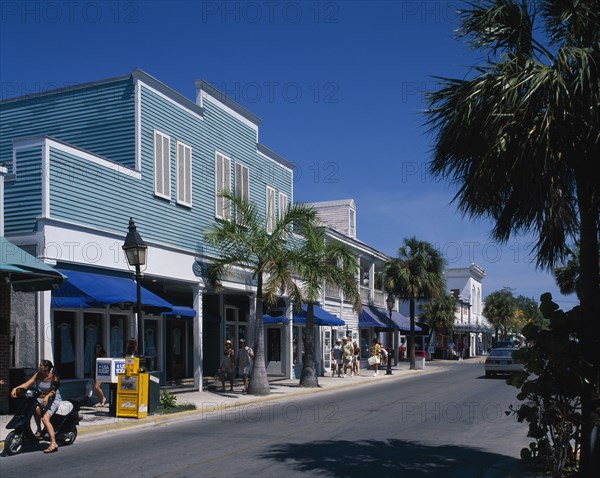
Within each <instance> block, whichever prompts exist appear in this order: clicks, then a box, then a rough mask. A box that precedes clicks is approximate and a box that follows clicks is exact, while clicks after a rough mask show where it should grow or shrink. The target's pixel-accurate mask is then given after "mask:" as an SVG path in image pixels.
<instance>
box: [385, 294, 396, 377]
mask: <svg viewBox="0 0 600 478" xmlns="http://www.w3.org/2000/svg"><path fill="white" fill-rule="evenodd" d="M385 302H386V304H387V308H388V312H389V313H390V323H389V324H388V325H389V326H388V344H389V345H388V346H389V348H390V350H389V352H388V356H387V370H386V371H385V374H386V375H392V357H393V354H394V347H393V345H392V309H393V308H394V305H395V304H396V299H394V295H393V294H392V293H391V292H390V293H389V294H388V296H387V299H385Z"/></svg>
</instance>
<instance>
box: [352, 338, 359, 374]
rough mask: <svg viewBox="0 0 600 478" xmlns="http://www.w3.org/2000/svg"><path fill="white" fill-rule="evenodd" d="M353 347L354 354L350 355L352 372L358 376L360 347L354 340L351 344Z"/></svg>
mask: <svg viewBox="0 0 600 478" xmlns="http://www.w3.org/2000/svg"><path fill="white" fill-rule="evenodd" d="M352 347H353V349H354V355H353V357H352V373H353V374H354V375H356V376H357V377H358V372H359V368H360V347H359V346H358V344H357V343H356V340H355V341H354V343H353V344H352Z"/></svg>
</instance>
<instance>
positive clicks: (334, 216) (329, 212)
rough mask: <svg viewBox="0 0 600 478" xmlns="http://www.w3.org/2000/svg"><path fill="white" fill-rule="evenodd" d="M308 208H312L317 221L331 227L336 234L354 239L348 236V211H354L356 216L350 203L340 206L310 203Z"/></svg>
mask: <svg viewBox="0 0 600 478" xmlns="http://www.w3.org/2000/svg"><path fill="white" fill-rule="evenodd" d="M309 206H312V207H313V208H314V209H315V210H316V211H317V214H318V216H319V219H320V220H321V221H322V222H323V224H325V225H326V226H329V227H331V228H332V229H334V230H336V231H337V232H339V233H341V234H344V235H345V236H348V237H355V236H354V235H351V234H350V214H349V212H350V210H351V209H352V210H354V211H355V214H356V209H355V208H354V207H353V205H352V204H350V203H340V204H332V205H330V204H320V203H310V204H309Z"/></svg>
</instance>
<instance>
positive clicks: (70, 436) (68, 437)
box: [56, 428, 77, 446]
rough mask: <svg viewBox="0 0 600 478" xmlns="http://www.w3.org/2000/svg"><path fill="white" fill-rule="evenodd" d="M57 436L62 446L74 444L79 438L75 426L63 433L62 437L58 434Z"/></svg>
mask: <svg viewBox="0 0 600 478" xmlns="http://www.w3.org/2000/svg"><path fill="white" fill-rule="evenodd" d="M56 438H57V439H58V440H59V441H60V444H61V445H62V446H66V445H72V444H73V443H75V440H76V439H77V428H73V430H71V431H70V432H65V433H61V434H60V438H59V437H58V436H57V437H56Z"/></svg>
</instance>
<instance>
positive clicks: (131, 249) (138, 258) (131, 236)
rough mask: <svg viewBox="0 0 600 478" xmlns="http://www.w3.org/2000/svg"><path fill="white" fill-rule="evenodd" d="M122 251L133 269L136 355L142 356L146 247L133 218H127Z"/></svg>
mask: <svg viewBox="0 0 600 478" xmlns="http://www.w3.org/2000/svg"><path fill="white" fill-rule="evenodd" d="M123 250H124V251H125V256H126V257H127V262H128V263H129V265H130V266H132V267H134V268H135V284H136V304H135V310H136V316H137V317H136V319H137V336H138V341H137V342H138V354H139V355H143V350H144V347H143V339H144V319H143V317H142V285H141V280H142V274H141V272H140V267H141V266H143V265H144V264H146V251H147V250H148V246H147V245H146V243H145V242H144V240H143V239H142V237H141V236H140V235H139V233H138V232H137V228H136V227H135V222H133V218H129V232H128V233H127V236H126V237H125V243H124V244H123Z"/></svg>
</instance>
